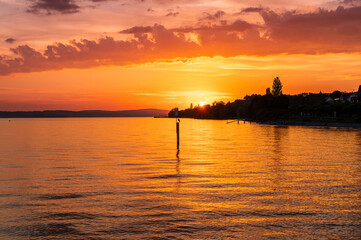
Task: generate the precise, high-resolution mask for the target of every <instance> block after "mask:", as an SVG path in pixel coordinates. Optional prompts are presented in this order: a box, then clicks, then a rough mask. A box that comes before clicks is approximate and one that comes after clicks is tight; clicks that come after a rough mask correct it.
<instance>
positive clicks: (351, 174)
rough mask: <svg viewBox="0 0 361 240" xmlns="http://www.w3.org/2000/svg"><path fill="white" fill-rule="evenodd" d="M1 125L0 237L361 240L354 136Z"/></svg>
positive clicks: (249, 127) (161, 124)
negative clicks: (176, 132)
mask: <svg viewBox="0 0 361 240" xmlns="http://www.w3.org/2000/svg"><path fill="white" fill-rule="evenodd" d="M180 128H181V130H180V133H181V138H180V140H181V146H180V152H179V155H178V156H177V155H176V154H177V151H176V136H175V119H153V118H84V119H81V118H69V119H11V121H10V122H9V121H8V120H7V119H0V239H15V240H17V239H104V240H105V239H232V238H233V239H361V130H357V129H348V128H323V127H297V126H292V127H287V126H268V125H257V124H249V123H246V124H243V122H241V124H239V125H238V124H236V123H232V124H226V121H213V120H191V119H181V123H180Z"/></svg>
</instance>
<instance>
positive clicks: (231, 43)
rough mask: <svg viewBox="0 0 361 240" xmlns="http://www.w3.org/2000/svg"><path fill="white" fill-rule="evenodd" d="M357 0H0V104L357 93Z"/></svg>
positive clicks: (40, 106)
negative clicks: (279, 88) (276, 82)
mask: <svg viewBox="0 0 361 240" xmlns="http://www.w3.org/2000/svg"><path fill="white" fill-rule="evenodd" d="M360 52H361V0H341V1H332V0H312V1H311V0H294V1H286V0H264V1H245V0H222V1H211V0H208V1H206V0H0V110H46V109H54V110H55V109H64V110H86V109H88V110H89V109H104V110H123V109H141V108H160V109H171V108H173V107H176V106H178V107H180V108H185V107H188V106H189V105H190V103H193V104H194V105H196V104H198V103H200V102H206V103H212V102H213V101H215V100H223V101H229V100H230V101H232V100H235V99H240V98H243V97H244V96H245V95H246V94H252V93H258V94H264V93H265V89H266V88H267V87H270V86H271V85H272V81H273V78H274V77H276V76H278V77H279V78H280V79H281V81H282V83H283V85H284V89H283V92H284V93H286V94H295V93H302V92H319V91H322V92H332V91H334V90H340V91H356V90H357V89H358V86H359V85H360V84H361V53H360Z"/></svg>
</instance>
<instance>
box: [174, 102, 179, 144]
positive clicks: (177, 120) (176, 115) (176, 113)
mask: <svg viewBox="0 0 361 240" xmlns="http://www.w3.org/2000/svg"><path fill="white" fill-rule="evenodd" d="M174 116H175V121H176V131H177V150H178V151H179V122H180V120H179V118H178V108H175V109H174Z"/></svg>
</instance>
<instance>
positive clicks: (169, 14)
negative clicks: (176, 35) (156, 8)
mask: <svg viewBox="0 0 361 240" xmlns="http://www.w3.org/2000/svg"><path fill="white" fill-rule="evenodd" d="M178 14H179V12H169V13H168V14H167V15H165V16H166V17H176V16H177V15H178Z"/></svg>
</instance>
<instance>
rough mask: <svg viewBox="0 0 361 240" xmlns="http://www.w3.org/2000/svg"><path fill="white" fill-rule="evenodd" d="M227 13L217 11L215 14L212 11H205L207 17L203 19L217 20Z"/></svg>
mask: <svg viewBox="0 0 361 240" xmlns="http://www.w3.org/2000/svg"><path fill="white" fill-rule="evenodd" d="M225 14H226V13H225V12H224V11H221V10H219V11H217V12H215V13H214V14H211V13H206V12H205V13H204V15H206V16H205V17H203V18H201V20H209V21H216V20H219V19H220V18H221V17H223V16H224V15H225Z"/></svg>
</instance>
